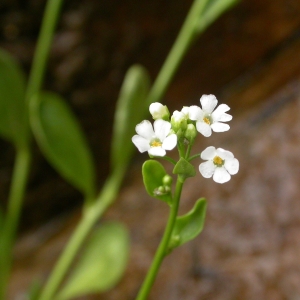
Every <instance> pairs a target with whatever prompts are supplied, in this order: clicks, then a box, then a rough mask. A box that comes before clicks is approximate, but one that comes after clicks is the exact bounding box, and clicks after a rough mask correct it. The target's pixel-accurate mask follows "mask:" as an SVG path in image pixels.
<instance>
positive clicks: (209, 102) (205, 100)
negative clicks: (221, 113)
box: [200, 95, 218, 114]
mask: <svg viewBox="0 0 300 300" xmlns="http://www.w3.org/2000/svg"><path fill="white" fill-rule="evenodd" d="M200 103H201V105H202V109H203V110H204V111H205V112H206V113H209V114H211V113H212V111H213V110H214V108H215V107H216V106H217V104H218V100H217V98H216V97H215V96H214V95H202V97H201V98H200Z"/></svg>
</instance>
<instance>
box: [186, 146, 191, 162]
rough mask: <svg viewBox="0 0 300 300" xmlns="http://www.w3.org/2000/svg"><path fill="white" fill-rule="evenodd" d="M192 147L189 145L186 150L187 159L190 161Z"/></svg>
mask: <svg viewBox="0 0 300 300" xmlns="http://www.w3.org/2000/svg"><path fill="white" fill-rule="evenodd" d="M191 149H192V145H191V144H189V145H188V147H187V149H186V154H185V159H187V160H188V159H189V156H190V153H191Z"/></svg>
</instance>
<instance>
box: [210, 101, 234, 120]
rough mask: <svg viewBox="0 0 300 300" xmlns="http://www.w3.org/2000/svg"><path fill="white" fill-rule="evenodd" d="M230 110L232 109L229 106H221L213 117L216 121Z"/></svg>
mask: <svg viewBox="0 0 300 300" xmlns="http://www.w3.org/2000/svg"><path fill="white" fill-rule="evenodd" d="M228 110H230V107H229V106H228V105H227V104H220V105H219V106H218V107H217V108H216V109H215V111H214V112H213V113H212V116H213V117H215V118H216V119H217V118H219V117H220V116H221V115H223V114H225V112H226V111H228Z"/></svg>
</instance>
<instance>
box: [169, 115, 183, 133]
mask: <svg viewBox="0 0 300 300" xmlns="http://www.w3.org/2000/svg"><path fill="white" fill-rule="evenodd" d="M171 125H172V129H173V130H174V131H175V132H176V133H177V132H178V131H179V130H180V129H181V130H182V131H185V129H186V126H187V120H186V116H185V114H184V113H182V112H181V111H178V110H175V111H174V113H173V115H172V117H171Z"/></svg>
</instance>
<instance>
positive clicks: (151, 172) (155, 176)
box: [142, 159, 172, 204]
mask: <svg viewBox="0 0 300 300" xmlns="http://www.w3.org/2000/svg"><path fill="white" fill-rule="evenodd" d="M142 174H143V180H144V185H145V188H146V191H147V192H148V194H149V195H150V196H152V197H154V198H157V199H159V200H162V201H164V202H167V203H169V204H170V203H171V202H172V195H171V191H170V192H165V193H164V192H163V188H164V184H163V180H164V177H165V175H167V172H166V170H165V168H164V167H163V166H162V164H161V163H159V162H158V161H156V160H152V159H150V160H147V161H145V162H144V164H143V167H142ZM161 187H162V189H160V188H161ZM161 190H162V191H161Z"/></svg>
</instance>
